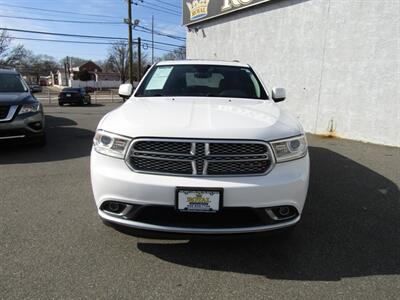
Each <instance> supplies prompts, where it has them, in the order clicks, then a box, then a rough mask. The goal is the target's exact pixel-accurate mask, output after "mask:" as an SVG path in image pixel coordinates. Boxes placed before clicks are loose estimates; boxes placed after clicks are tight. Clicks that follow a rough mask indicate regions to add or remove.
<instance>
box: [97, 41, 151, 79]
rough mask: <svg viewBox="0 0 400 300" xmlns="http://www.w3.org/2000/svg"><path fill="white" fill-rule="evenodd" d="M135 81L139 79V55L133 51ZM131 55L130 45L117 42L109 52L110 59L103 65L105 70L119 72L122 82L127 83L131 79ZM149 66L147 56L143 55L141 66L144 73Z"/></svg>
mask: <svg viewBox="0 0 400 300" xmlns="http://www.w3.org/2000/svg"><path fill="white" fill-rule="evenodd" d="M132 60H133V77H134V78H133V79H134V80H137V78H138V68H137V64H138V53H137V51H133V59H132ZM128 64H129V54H128V44H127V43H126V42H123V41H121V42H116V43H114V44H113V45H112V46H111V47H110V49H109V50H108V58H107V59H106V61H105V62H104V63H103V64H102V67H103V68H104V70H107V71H111V72H118V73H119V74H120V79H121V81H122V82H126V81H127V80H128V79H129V75H128V67H129V65H128ZM147 64H148V60H147V54H145V53H142V57H141V65H142V73H143V70H144V69H145V68H146V66H147Z"/></svg>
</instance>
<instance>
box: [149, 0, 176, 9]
mask: <svg viewBox="0 0 400 300" xmlns="http://www.w3.org/2000/svg"><path fill="white" fill-rule="evenodd" d="M153 1H155V2H159V3H162V4H165V5H169V6H172V7H176V8H179V9H181V7H180V6H179V5H175V4H171V3H168V2H166V1H161V0H153Z"/></svg>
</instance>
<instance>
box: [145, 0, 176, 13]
mask: <svg viewBox="0 0 400 300" xmlns="http://www.w3.org/2000/svg"><path fill="white" fill-rule="evenodd" d="M138 1H140V2H141V3H147V1H145V0H143V1H141V0H138ZM148 5H149V6H153V7H157V8H160V9H162V10H166V11H169V10H171V12H174V13H177V14H180V13H181V11H180V10H175V9H173V8H165V7H164V6H160V5H158V4H154V3H149V4H148Z"/></svg>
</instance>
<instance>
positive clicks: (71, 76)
mask: <svg viewBox="0 0 400 300" xmlns="http://www.w3.org/2000/svg"><path fill="white" fill-rule="evenodd" d="M84 71H87V72H88V73H89V74H90V80H88V81H81V80H79V73H81V72H84ZM50 76H51V78H52V80H51V82H52V83H53V85H55V86H69V87H92V88H95V89H103V88H106V89H107V88H117V87H119V85H120V84H121V80H120V75H119V73H114V72H103V69H102V68H101V67H100V66H98V65H97V64H95V63H94V62H92V61H90V60H89V61H87V62H85V63H84V64H82V65H80V66H78V67H72V68H70V69H69V70H67V71H66V70H58V71H57V72H55V73H52V74H51V75H50Z"/></svg>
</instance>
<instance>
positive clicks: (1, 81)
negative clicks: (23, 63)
mask: <svg viewBox="0 0 400 300" xmlns="http://www.w3.org/2000/svg"><path fill="white" fill-rule="evenodd" d="M27 91H28V87H27V86H26V85H25V84H24V82H23V81H22V80H21V77H20V76H19V75H17V74H0V93H24V92H27Z"/></svg>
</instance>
